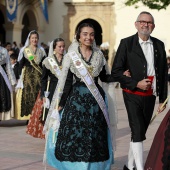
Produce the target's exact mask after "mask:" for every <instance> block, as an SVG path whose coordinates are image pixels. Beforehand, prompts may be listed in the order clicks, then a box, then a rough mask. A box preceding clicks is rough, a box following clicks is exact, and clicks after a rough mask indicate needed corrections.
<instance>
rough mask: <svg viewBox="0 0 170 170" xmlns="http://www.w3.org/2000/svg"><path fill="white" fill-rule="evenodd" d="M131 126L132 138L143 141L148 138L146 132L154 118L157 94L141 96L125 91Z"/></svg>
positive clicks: (124, 96)
mask: <svg viewBox="0 0 170 170" xmlns="http://www.w3.org/2000/svg"><path fill="white" fill-rule="evenodd" d="M123 98H124V103H125V106H126V110H127V114H128V119H129V126H130V128H131V133H132V136H131V140H132V141H133V142H141V141H143V140H145V139H146V137H145V134H146V131H147V129H148V126H149V123H150V120H151V118H152V114H153V110H154V106H155V100H156V96H154V95H152V96H139V95H135V94H129V93H127V92H124V91H123Z"/></svg>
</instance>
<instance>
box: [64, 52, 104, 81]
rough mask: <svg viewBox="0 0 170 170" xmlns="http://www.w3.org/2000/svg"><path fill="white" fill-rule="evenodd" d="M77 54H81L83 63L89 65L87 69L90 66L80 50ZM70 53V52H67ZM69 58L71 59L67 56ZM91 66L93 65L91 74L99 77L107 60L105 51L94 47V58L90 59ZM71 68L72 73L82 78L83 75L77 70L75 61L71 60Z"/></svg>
mask: <svg viewBox="0 0 170 170" xmlns="http://www.w3.org/2000/svg"><path fill="white" fill-rule="evenodd" d="M77 54H78V55H79V57H80V59H81V61H82V63H83V64H84V65H85V66H86V67H87V69H88V68H89V65H88V64H87V63H86V62H85V61H84V60H83V59H82V58H81V54H80V53H79V52H78V50H77ZM67 55H69V54H67ZM66 57H67V58H69V59H70V57H68V56H66ZM90 64H91V65H90V67H92V68H93V69H92V71H91V76H92V77H97V76H98V75H99V74H100V72H101V70H102V68H103V66H104V65H105V64H106V60H105V58H104V56H103V53H102V52H101V51H100V50H97V49H94V52H93V55H92V58H91V60H90ZM70 70H71V72H72V73H74V74H75V75H76V76H77V77H78V78H81V75H80V73H79V72H78V71H77V69H76V68H75V66H74V64H73V62H72V61H71V62H70Z"/></svg>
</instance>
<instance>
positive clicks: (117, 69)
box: [112, 11, 168, 170]
mask: <svg viewBox="0 0 170 170" xmlns="http://www.w3.org/2000/svg"><path fill="white" fill-rule="evenodd" d="M135 27H136V29H137V33H136V34H135V35H132V36H130V37H127V38H124V39H122V40H121V42H120V45H119V47H118V50H117V53H116V56H115V60H114V63H113V67H112V75H113V77H114V79H115V81H118V82H120V84H121V88H122V89H123V98H124V103H125V106H126V110H127V114H128V119H129V126H130V129H131V142H130V147H129V153H128V161H127V163H126V165H125V166H124V168H123V169H124V170H132V169H135V168H134V162H135V164H136V168H137V170H144V162H143V141H144V140H145V139H146V136H145V135H146V132H147V129H148V126H149V123H150V121H151V118H152V114H153V110H154V106H155V99H156V96H159V106H158V109H157V111H158V113H161V112H162V111H163V110H164V109H165V106H164V107H162V104H163V102H164V101H165V99H166V98H167V77H168V76H167V75H168V74H167V73H168V72H167V60H166V52H165V46H164V43H163V42H162V41H160V40H158V39H157V38H154V37H151V36H150V34H151V33H152V31H153V30H154V28H155V22H154V18H153V16H152V15H151V14H150V13H149V12H146V11H143V12H141V13H140V14H139V15H138V17H137V19H136V21H135ZM127 69H128V70H129V72H130V76H124V75H122V73H123V72H124V70H127Z"/></svg>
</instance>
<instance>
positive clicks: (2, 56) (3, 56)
mask: <svg viewBox="0 0 170 170" xmlns="http://www.w3.org/2000/svg"><path fill="white" fill-rule="evenodd" d="M5 63H6V72H7V76H8V78H9V81H10V83H11V85H15V84H16V77H15V74H14V71H13V69H12V66H11V62H10V56H9V55H8V52H7V50H6V49H5V48H3V47H1V46H0V65H3V64H5Z"/></svg>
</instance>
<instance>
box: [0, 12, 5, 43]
mask: <svg viewBox="0 0 170 170" xmlns="http://www.w3.org/2000/svg"><path fill="white" fill-rule="evenodd" d="M4 24H5V18H4V15H3V13H2V11H1V10H0V43H1V44H4V43H5V37H6V32H5V29H4V27H3V25H4Z"/></svg>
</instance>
